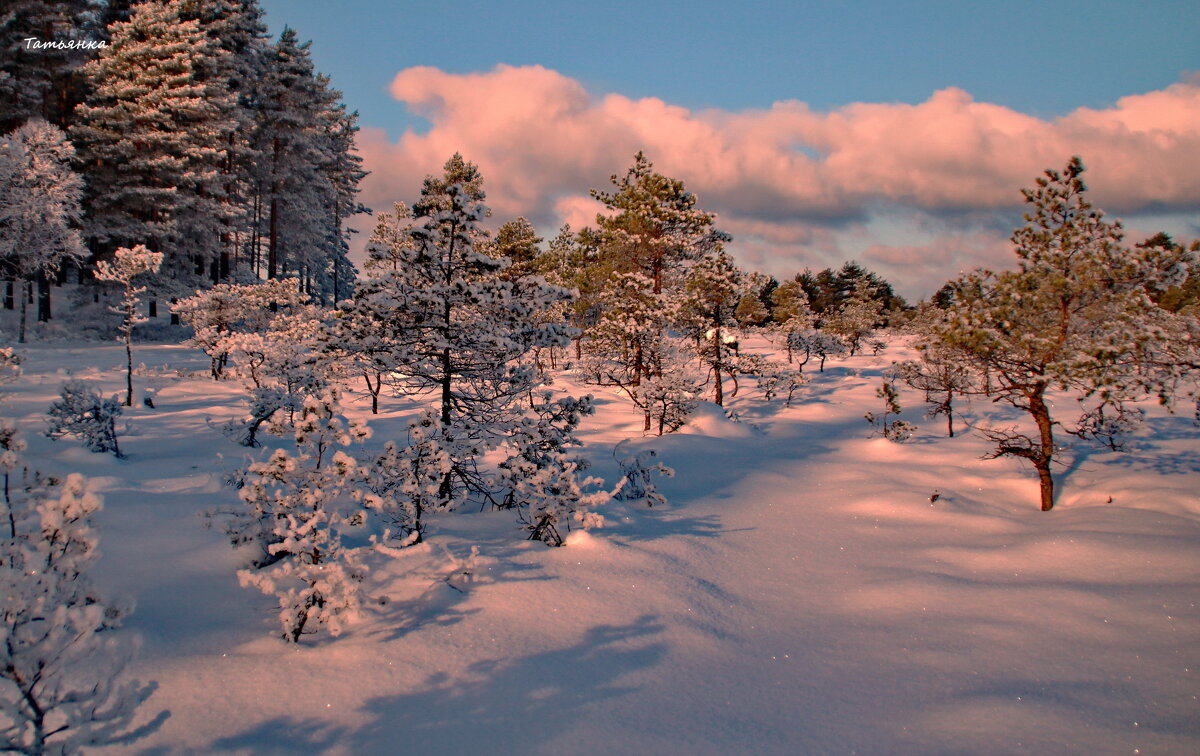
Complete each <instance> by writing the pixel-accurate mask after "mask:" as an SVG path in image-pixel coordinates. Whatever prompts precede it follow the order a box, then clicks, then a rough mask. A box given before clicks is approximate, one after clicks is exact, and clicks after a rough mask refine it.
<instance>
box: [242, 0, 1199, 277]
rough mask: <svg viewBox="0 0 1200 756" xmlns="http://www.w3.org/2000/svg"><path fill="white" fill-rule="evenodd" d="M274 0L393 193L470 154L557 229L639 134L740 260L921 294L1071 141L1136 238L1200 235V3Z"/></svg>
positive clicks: (1001, 227)
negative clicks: (340, 98)
mask: <svg viewBox="0 0 1200 756" xmlns="http://www.w3.org/2000/svg"><path fill="white" fill-rule="evenodd" d="M261 4H262V6H263V8H264V9H265V10H266V12H267V17H266V20H267V22H268V24H269V26H270V28H271V31H272V32H273V33H276V34H277V33H278V32H279V31H281V30H282V29H283V27H284V26H285V25H286V26H291V27H292V28H294V29H296V31H297V32H298V34H299V35H300V37H301V38H302V39H311V40H312V41H313V46H312V54H313V59H314V61H315V63H316V65H317V68H318V69H319V70H321V71H323V72H325V73H328V74H330V75H331V77H332V79H333V84H334V86H335V87H336V88H338V89H340V90H341V91H342V92H343V93H344V95H345V102H346V104H347V106H348V107H349V108H350V109H351V110H357V111H358V112H359V114H360V117H361V122H360V123H361V125H362V131H361V132H360V135H359V140H358V143H359V149H360V152H361V153H362V155H363V157H364V160H365V163H366V168H367V169H368V170H370V171H372V173H371V175H370V176H368V178H367V179H366V180H365V181H364V183H363V193H362V199H363V201H364V202H365V203H366V204H367V205H369V206H371V207H373V208H376V209H386V208H388V207H390V205H391V203H392V202H393V201H395V200H403V201H409V202H411V200H412V199H413V197H414V196H415V195H416V193H417V191H418V190H419V187H420V184H421V179H422V178H423V177H424V176H425V175H427V174H430V173H435V172H438V171H439V170H440V167H441V165H442V164H443V163H444V162H445V160H446V158H448V157H449V156H450V155H451V154H453V153H454V152H456V151H458V152H461V153H462V154H463V156H464V157H465V158H467V159H468V160H471V161H473V162H475V163H477V164H478V165H479V166H480V169H481V171H482V172H483V175H484V180H485V188H486V189H487V193H488V204H489V206H490V207H491V208H492V210H493V213H494V214H493V222H494V223H497V224H498V223H500V222H503V221H505V220H510V219H512V218H515V217H517V216H518V215H521V216H525V217H527V218H529V219H530V220H531V221H532V222H533V223H534V224H535V226H537V228H538V229H539V232H540V233H541V234H542V235H543V236H544V237H547V238H549V237H551V236H553V235H554V234H555V233H556V231H557V229H558V228H559V226H560V225H561V224H562V223H564V222H569V223H570V224H571V225H572V227H573V228H575V229H578V228H580V227H582V226H583V225H588V224H591V223H594V218H595V214H596V212H597V210H598V209H599V206H598V205H597V204H596V203H595V202H594V201H593V200H591V199H590V198H589V196H588V190H589V189H592V188H600V189H603V188H607V187H608V181H609V177H610V176H612V175H613V174H618V173H624V171H625V170H626V169H627V168H628V167H629V165H630V164H631V163H632V159H633V155H634V153H636V152H637V151H639V150H642V151H644V152H645V153H646V155H647V156H648V157H649V158H650V159H651V160H652V161H653V162H654V165H655V168H656V170H658V171H660V172H662V173H665V174H667V175H670V176H673V177H676V178H680V179H682V180H683V181H684V182H685V184H686V186H687V188H688V189H689V190H691V191H693V192H695V194H696V195H697V197H698V200H699V207H701V208H702V209H704V210H708V211H711V212H714V213H715V214H716V215H717V218H718V226H719V227H720V228H722V229H723V230H725V231H727V232H729V233H730V234H732V236H733V242H732V243H731V244H730V246H729V250H730V252H731V253H732V254H733V255H734V256H735V257H736V258H737V259H738V260H739V261H740V262H741V263H742V264H743V265H745V266H746V267H748V268H751V269H755V270H761V271H764V272H767V273H770V274H773V275H776V276H778V277H780V278H784V277H789V276H791V275H793V274H794V273H796V272H798V271H800V270H802V269H804V268H814V269H817V268H822V267H826V266H835V267H836V266H839V265H841V264H842V262H844V261H845V260H849V259H855V260H857V261H859V262H860V263H862V264H864V265H866V266H867V267H869V268H871V269H873V270H876V271H878V272H880V273H881V274H882V275H884V276H885V277H886V278H888V279H889V280H890V281H892V282H893V283H894V284H895V285H896V287H897V289H898V290H899V291H900V293H902V294H903V295H904V296H906V297H908V298H909V299H913V300H915V299H918V298H921V297H924V296H928V295H929V294H931V293H932V292H933V291H934V290H936V288H937V287H938V286H940V285H941V283H943V282H944V281H945V280H947V279H948V278H951V277H953V276H955V275H957V273H958V272H959V271H962V270H969V269H973V268H975V267H978V266H986V267H991V268H994V269H1001V268H1005V267H1011V266H1012V264H1013V260H1014V259H1015V258H1014V257H1013V255H1012V250H1011V245H1010V244H1009V243H1008V241H1007V239H1008V237H1009V235H1011V233H1012V230H1013V228H1015V227H1016V226H1019V225H1020V224H1021V223H1022V219H1021V214H1022V212H1023V210H1022V207H1021V204H1022V200H1021V194H1020V189H1021V188H1022V187H1027V186H1031V185H1032V184H1033V182H1034V180H1035V179H1036V178H1037V177H1038V176H1039V175H1040V174H1041V172H1042V171H1043V170H1044V169H1046V168H1059V169H1061V168H1062V167H1063V166H1065V165H1066V163H1067V160H1068V159H1069V158H1070V157H1071V156H1072V155H1076V154H1078V155H1080V156H1081V157H1082V158H1083V160H1084V163H1085V165H1086V166H1088V169H1089V170H1088V173H1087V174H1085V178H1086V180H1087V182H1088V185H1089V187H1090V189H1091V192H1090V194H1091V197H1092V201H1093V202H1094V203H1095V204H1096V205H1097V206H1099V207H1101V208H1102V209H1104V210H1106V211H1107V212H1108V213H1109V214H1110V216H1113V217H1118V218H1121V219H1123V220H1124V221H1125V223H1126V227H1127V230H1128V240H1129V241H1130V242H1135V241H1140V240H1141V239H1143V238H1145V237H1147V236H1149V235H1151V234H1153V233H1156V232H1158V231H1167V232H1169V233H1171V234H1172V235H1174V236H1175V237H1176V238H1177V239H1179V240H1187V239H1193V238H1197V237H1200V44H1197V43H1196V40H1197V39H1200V4H1197V3H1196V2H1195V0H1181V1H1179V2H1173V1H1168V0H1163V1H1161V2H1153V1H1151V2H1148V3H1133V2H1129V1H1125V2H1109V1H1105V0H1092V1H1091V2H1076V1H1074V0H1069V1H1060V2H1055V3H1045V2H1016V1H1011V0H1010V1H1007V2H993V3H983V2H969V1H966V0H960V1H958V2H949V1H947V2H919V1H915V0H914V1H913V2H905V3H900V2H866V1H863V0H845V1H843V2H762V1H753V0H752V1H750V2H742V3H739V4H732V3H728V2H722V3H717V2H710V1H709V0H691V1H690V2H653V0H643V1H642V2H625V1H624V0H622V1H620V2H608V3H603V4H601V3H568V2H557V3H556V2H546V1H538V0H510V1H509V2H495V1H494V0H493V1H492V2H458V3H454V4H444V3H427V2H425V3H416V2H401V3H376V2H361V1H357V0H348V1H343V2H329V1H328V0H325V1H324V2H312V1H310V0H262V3H261ZM358 225H359V226H360V227H361V228H362V229H363V230H364V231H369V229H370V227H371V225H372V224H371V221H370V220H365V221H360V222H359V224H358ZM365 235H366V234H365V233H364V234H362V235H361V236H365ZM357 246H359V247H361V239H360V241H359V244H358V245H357Z"/></svg>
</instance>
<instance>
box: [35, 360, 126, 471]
mask: <svg viewBox="0 0 1200 756" xmlns="http://www.w3.org/2000/svg"><path fill="white" fill-rule="evenodd" d="M47 415H48V416H49V423H48V426H47V428H46V435H47V436H49V437H50V438H55V439H57V438H62V437H63V436H75V437H77V438H78V439H79V440H80V441H82V442H83V445H84V446H86V447H87V448H88V451H93V452H97V453H103V452H112V453H113V456H116V457H120V456H121V449H120V447H119V446H118V445H117V428H116V421H117V418H118V417H120V416H121V405H120V403H119V402H118V401H117V400H116V398H115V397H114V398H111V399H105V398H103V397H101V396H100V393H99V392H98V391H96V390H95V389H93V388H91V387H90V386H89V385H88V384H87V383H85V382H84V381H81V380H78V379H71V380H69V381H67V382H66V383H64V384H63V386H62V390H61V392H60V394H59V398H58V399H57V400H55V402H54V403H53V404H51V405H50V409H49V411H48V412H47Z"/></svg>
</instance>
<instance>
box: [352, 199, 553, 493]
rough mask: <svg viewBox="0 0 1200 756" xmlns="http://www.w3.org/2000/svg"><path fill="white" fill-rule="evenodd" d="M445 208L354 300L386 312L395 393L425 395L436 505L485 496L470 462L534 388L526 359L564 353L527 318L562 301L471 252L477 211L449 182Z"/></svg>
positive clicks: (544, 328)
mask: <svg viewBox="0 0 1200 756" xmlns="http://www.w3.org/2000/svg"><path fill="white" fill-rule="evenodd" d="M423 199H425V198H423ZM446 200H447V202H448V207H447V208H446V209H444V210H439V211H437V212H436V213H435V214H433V215H430V216H427V217H426V220H425V223H424V224H423V225H422V226H420V227H417V228H413V229H412V231H411V234H412V238H413V242H414V243H413V245H411V246H402V247H399V248H395V249H394V250H393V252H394V254H396V255H397V256H398V265H397V266H396V270H394V271H388V275H387V276H386V277H380V278H378V279H376V280H375V281H374V282H373V283H372V284H371V285H370V286H369V287H368V286H366V285H364V286H363V287H361V288H360V292H361V297H359V298H362V297H368V296H369V297H370V298H371V299H372V302H370V303H367V304H365V305H364V307H367V308H368V309H370V310H373V311H374V312H376V313H378V314H379V315H380V316H382V314H383V313H386V312H388V311H389V310H390V312H391V319H392V321H393V325H392V328H393V330H392V331H391V334H390V335H389V336H388V337H387V338H386V343H387V345H388V349H390V350H391V353H390V355H388V359H389V360H394V363H393V364H392V367H391V370H390V372H391V374H392V376H393V378H394V383H395V386H396V388H398V389H400V390H402V391H406V392H411V393H417V394H426V395H431V396H432V400H433V404H434V407H435V408H436V411H437V417H438V421H439V423H440V428H439V430H438V431H437V436H438V439H439V443H441V444H442V446H443V448H445V449H446V450H447V453H448V454H450V457H451V460H452V470H451V471H450V472H448V473H447V474H446V475H445V476H444V477H443V480H442V484H441V487H440V490H439V501H440V502H441V506H449V505H451V504H453V503H455V502H458V501H462V500H463V498H464V497H465V496H467V495H469V494H471V493H476V494H480V495H484V494H485V492H486V490H487V489H488V486H487V484H486V482H484V481H483V479H482V478H481V477H480V475H479V474H478V471H477V463H478V459H479V457H480V456H481V455H482V453H483V450H484V449H485V448H487V447H488V446H490V445H494V444H495V443H497V439H500V438H503V437H504V436H505V435H506V434H507V432H508V429H509V428H510V427H511V424H512V423H513V422H515V421H516V419H517V418H518V417H519V415H520V410H519V406H518V402H519V400H520V399H521V398H522V397H525V396H527V395H528V394H529V392H530V391H531V390H532V389H533V388H535V387H536V386H537V385H538V383H539V382H540V378H539V376H538V374H537V371H536V369H535V366H534V365H532V364H531V362H530V360H529V359H528V355H529V354H530V352H531V350H533V349H536V348H539V347H542V348H544V347H551V346H556V345H558V346H561V345H565V344H566V343H567V336H568V335H569V333H570V332H569V330H568V329H567V328H566V327H565V326H563V325H561V324H557V323H539V322H537V320H536V319H535V317H534V316H535V315H536V314H537V313H538V312H541V311H544V310H545V309H546V308H548V307H549V306H550V305H552V304H553V303H554V302H556V301H560V300H566V299H567V298H568V297H569V295H568V293H567V292H566V291H564V290H562V289H560V288H558V287H553V286H549V285H547V284H546V283H544V282H543V281H542V280H541V279H540V278H538V277H533V278H531V279H527V280H525V279H523V280H520V281H507V280H504V279H503V278H502V277H501V276H500V275H498V274H499V272H500V271H501V270H502V269H503V268H504V267H505V266H506V262H505V261H498V260H496V259H494V258H492V257H490V256H488V255H486V254H484V253H482V252H480V251H478V250H477V249H476V248H475V241H476V239H477V238H478V234H477V225H476V224H477V223H478V222H479V221H480V220H481V219H482V218H483V217H484V215H485V213H486V211H485V209H484V208H483V206H481V205H479V204H478V203H477V202H475V201H473V200H472V199H471V198H470V196H469V195H468V194H467V192H466V191H464V189H463V188H462V187H461V186H459V185H457V184H456V185H452V186H451V187H449V189H448V190H447V191H446ZM418 204H421V203H418ZM358 296H359V295H356V297H358ZM371 317H376V316H371Z"/></svg>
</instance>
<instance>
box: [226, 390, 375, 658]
mask: <svg viewBox="0 0 1200 756" xmlns="http://www.w3.org/2000/svg"><path fill="white" fill-rule="evenodd" d="M340 412H341V409H340V406H339V403H338V396H337V393H336V392H330V393H327V394H325V395H323V396H321V397H315V396H312V397H308V398H307V399H306V400H305V402H304V408H303V411H302V413H301V417H300V419H299V421H298V422H297V423H296V427H295V451H294V452H291V453H289V452H288V451H287V450H284V449H276V450H275V451H274V452H273V453H272V454H271V456H270V458H269V459H267V461H265V462H258V463H254V464H252V465H250V467H249V468H248V469H247V471H246V473H245V474H244V475H243V477H242V483H243V485H242V488H241V490H240V492H239V495H240V498H241V500H242V502H243V504H244V506H245V508H244V509H243V510H241V511H240V512H238V513H236V514H235V515H234V516H233V517H232V518H231V519H230V521H229V523H228V526H227V533H228V534H229V535H230V537H231V539H232V541H233V542H234V544H235V545H236V544H239V543H255V544H257V545H258V547H259V549H260V554H259V559H257V560H256V561H255V563H254V564H253V565H252V566H250V567H248V568H246V569H243V570H241V571H240V572H238V580H239V581H240V582H241V584H242V585H244V586H248V587H254V588H257V589H258V590H260V591H262V592H263V593H265V594H267V595H273V596H275V597H276V598H277V600H278V603H279V615H278V616H279V624H280V628H281V629H282V631H283V637H284V639H286V640H288V641H290V642H292V643H299V642H300V639H301V638H302V637H303V636H304V635H306V634H311V633H313V632H315V631H314V630H313V628H314V627H315V626H322V625H323V626H326V627H328V628H329V631H330V633H331V634H333V635H338V634H339V633H340V632H341V630H342V628H343V627H344V626H345V624H346V623H347V622H349V621H352V620H353V619H354V618H355V617H356V616H357V611H358V606H359V602H360V598H359V594H360V587H359V583H360V582H361V580H362V572H363V565H362V562H361V558H360V555H359V553H358V551H357V550H355V549H351V548H347V547H345V546H343V544H342V534H343V532H344V531H345V529H346V528H347V527H348V526H350V525H351V524H352V523H353V522H355V521H356V515H355V511H356V510H357V506H355V505H354V504H353V503H352V502H353V498H354V497H353V486H354V485H355V482H356V481H357V480H358V479H359V477H360V470H359V466H358V463H357V462H356V461H355V460H354V458H353V457H351V456H350V455H348V454H346V453H345V452H343V451H341V450H340V449H338V447H339V446H349V445H350V444H352V443H354V442H356V441H359V442H361V441H362V440H364V439H365V438H367V436H368V435H369V434H368V432H367V429H366V428H365V426H361V425H354V424H347V423H346V422H344V421H343V420H342V419H341V417H340Z"/></svg>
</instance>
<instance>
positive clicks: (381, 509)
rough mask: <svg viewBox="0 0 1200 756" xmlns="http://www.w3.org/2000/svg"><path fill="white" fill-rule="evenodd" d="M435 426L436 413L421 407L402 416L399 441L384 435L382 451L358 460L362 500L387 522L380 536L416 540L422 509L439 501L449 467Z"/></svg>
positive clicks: (404, 541)
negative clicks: (403, 436) (404, 432)
mask: <svg viewBox="0 0 1200 756" xmlns="http://www.w3.org/2000/svg"><path fill="white" fill-rule="evenodd" d="M441 431H442V424H441V422H440V421H439V419H438V416H437V413H436V412H434V411H433V410H431V409H426V410H425V411H424V412H422V413H421V415H420V417H418V418H417V419H415V420H410V421H409V422H408V438H407V440H406V443H405V444H404V445H403V446H401V445H398V444H397V443H396V442H395V441H387V442H386V443H385V444H384V446H383V452H382V453H380V454H378V455H375V456H374V457H372V458H371V459H370V460H368V461H367V462H366V463H364V464H363V465H362V476H363V480H362V483H363V486H364V488H365V489H366V490H365V492H362V493H360V495H361V497H362V500H363V504H364V505H365V506H366V508H367V509H368V510H370V511H372V512H375V513H377V514H379V515H380V516H382V517H383V518H384V520H385V521H386V524H387V526H390V527H388V528H387V529H386V530H385V532H384V539H385V540H390V539H393V538H394V539H396V540H398V541H399V545H400V546H401V547H404V546H412V545H415V544H418V543H421V541H422V540H424V537H425V515H426V513H428V512H430V511H432V510H434V509H437V508H439V507H441V506H443V505H444V502H443V500H442V499H441V497H440V492H441V490H442V482H443V481H444V480H445V478H446V475H448V474H450V473H451V472H452V470H453V462H452V461H451V459H450V454H449V453H448V452H447V451H446V449H445V448H443V446H442V443H441ZM392 527H394V528H396V532H395V533H394V534H393V533H392V532H391V528H392Z"/></svg>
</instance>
